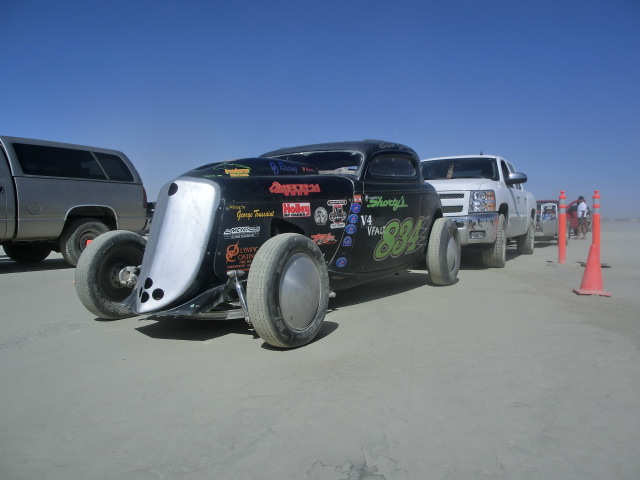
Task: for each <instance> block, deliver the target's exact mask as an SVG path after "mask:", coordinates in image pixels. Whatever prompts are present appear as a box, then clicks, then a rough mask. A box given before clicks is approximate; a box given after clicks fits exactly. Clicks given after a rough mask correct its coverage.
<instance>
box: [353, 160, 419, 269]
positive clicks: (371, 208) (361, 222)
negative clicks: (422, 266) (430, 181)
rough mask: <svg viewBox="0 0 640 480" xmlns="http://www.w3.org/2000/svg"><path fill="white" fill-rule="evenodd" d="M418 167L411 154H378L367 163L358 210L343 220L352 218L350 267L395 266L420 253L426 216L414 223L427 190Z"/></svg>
mask: <svg viewBox="0 0 640 480" xmlns="http://www.w3.org/2000/svg"><path fill="white" fill-rule="evenodd" d="M418 168H419V167H418V164H417V163H416V162H415V161H414V160H413V159H412V158H409V157H402V156H398V155H385V154H383V155H379V156H377V157H375V158H373V159H372V160H371V162H370V163H369V165H368V167H367V171H366V172H365V175H364V181H363V184H362V185H363V195H362V199H361V200H362V202H361V205H360V209H359V210H360V211H359V212H358V213H357V217H355V216H351V217H350V219H349V220H348V222H352V221H357V223H355V224H354V225H356V228H357V230H356V232H355V235H354V241H353V244H354V248H355V249H356V251H355V252H353V258H354V265H353V268H352V271H353V272H354V273H357V272H362V273H374V272H377V271H384V270H387V269H393V268H397V267H399V266H402V265H407V264H411V262H412V259H415V258H416V255H419V252H420V251H421V246H423V245H424V241H425V240H426V239H425V238H423V237H425V235H426V230H427V228H426V220H423V224H424V225H422V226H421V225H419V222H420V218H421V217H420V216H421V214H423V210H425V206H424V205H423V203H425V202H426V194H425V192H424V187H423V182H421V181H420V179H419V175H418ZM347 228H349V226H347ZM346 233H348V231H347V232H346ZM343 241H344V240H343ZM408 256H409V257H408Z"/></svg>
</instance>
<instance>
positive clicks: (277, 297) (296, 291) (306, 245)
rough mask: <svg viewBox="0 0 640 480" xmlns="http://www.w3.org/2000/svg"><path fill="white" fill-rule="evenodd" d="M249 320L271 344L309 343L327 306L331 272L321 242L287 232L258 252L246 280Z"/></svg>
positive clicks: (273, 239)
mask: <svg viewBox="0 0 640 480" xmlns="http://www.w3.org/2000/svg"><path fill="white" fill-rule="evenodd" d="M247 304H248V308H249V320H250V321H251V324H252V325H253V328H254V329H255V331H256V333H257V334H258V335H260V337H261V338H262V339H263V340H264V341H265V342H267V343H268V344H269V345H273V346H274V347H281V348H294V347H300V346H302V345H306V344H307V343H309V342H310V341H311V340H313V339H314V337H315V336H316V335H317V334H318V332H319V331H320V328H321V327H322V323H323V321H324V316H325V314H326V312H327V306H328V304H329V275H328V273H327V267H326V265H325V263H324V257H323V256H322V253H321V252H320V249H319V248H318V246H317V245H316V244H315V243H314V242H313V241H312V240H311V239H310V238H308V237H305V236H303V235H299V234H297V233H284V234H282V235H277V236H275V237H273V238H271V239H269V240H267V241H266V242H265V243H264V245H262V247H260V249H259V250H258V252H257V253H256V256H255V257H254V259H253V261H252V263H251V268H250V270H249V278H248V280H247Z"/></svg>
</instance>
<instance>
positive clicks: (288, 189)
mask: <svg viewBox="0 0 640 480" xmlns="http://www.w3.org/2000/svg"><path fill="white" fill-rule="evenodd" d="M269 192H271V193H281V194H283V195H284V196H285V197H288V196H290V195H293V196H296V195H305V196H306V195H309V194H310V193H319V192H320V185H318V184H317V183H286V184H281V183H279V182H273V183H272V184H271V186H270V187H269Z"/></svg>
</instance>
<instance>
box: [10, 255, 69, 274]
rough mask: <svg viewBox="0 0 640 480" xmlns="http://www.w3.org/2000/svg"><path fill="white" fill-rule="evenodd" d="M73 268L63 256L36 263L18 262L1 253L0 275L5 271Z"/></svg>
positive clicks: (42, 270) (17, 271)
mask: <svg viewBox="0 0 640 480" xmlns="http://www.w3.org/2000/svg"><path fill="white" fill-rule="evenodd" d="M67 268H73V267H72V266H71V265H69V264H68V263H67V262H65V261H64V259H63V258H46V259H44V260H43V261H41V262H36V263H18V262H14V261H13V260H11V259H10V258H9V257H8V256H6V255H0V275H2V274H4V273H19V272H44V271H48V270H64V269H67Z"/></svg>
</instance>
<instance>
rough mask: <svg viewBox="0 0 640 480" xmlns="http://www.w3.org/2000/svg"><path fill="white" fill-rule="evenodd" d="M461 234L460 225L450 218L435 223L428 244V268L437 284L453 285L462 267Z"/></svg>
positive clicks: (439, 219)
mask: <svg viewBox="0 0 640 480" xmlns="http://www.w3.org/2000/svg"><path fill="white" fill-rule="evenodd" d="M460 257H461V252H460V235H459V234H458V227H456V225H455V224H454V223H453V222H452V221H451V220H449V219H448V218H438V219H436V221H435V222H434V223H433V228H432V229H431V235H430V237H429V244H428V245H427V270H428V271H429V276H430V277H431V281H432V282H433V283H435V284H436V285H451V284H452V283H454V282H455V281H456V278H457V277H458V270H459V269H460Z"/></svg>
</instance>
